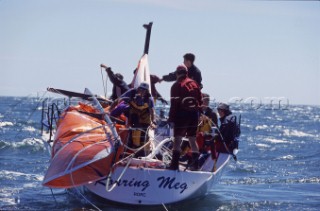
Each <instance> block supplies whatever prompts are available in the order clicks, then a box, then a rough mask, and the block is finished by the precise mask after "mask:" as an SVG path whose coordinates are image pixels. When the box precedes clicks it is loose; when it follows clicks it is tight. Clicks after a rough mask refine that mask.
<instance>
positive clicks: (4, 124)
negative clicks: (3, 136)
mask: <svg viewBox="0 0 320 211" xmlns="http://www.w3.org/2000/svg"><path fill="white" fill-rule="evenodd" d="M5 126H13V123H12V122H0V127H5Z"/></svg>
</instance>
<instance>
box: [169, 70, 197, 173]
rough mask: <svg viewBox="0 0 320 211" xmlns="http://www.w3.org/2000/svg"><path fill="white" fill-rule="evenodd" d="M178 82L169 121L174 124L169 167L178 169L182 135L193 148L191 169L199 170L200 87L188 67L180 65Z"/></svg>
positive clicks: (172, 91)
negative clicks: (189, 75) (191, 76)
mask: <svg viewBox="0 0 320 211" xmlns="http://www.w3.org/2000/svg"><path fill="white" fill-rule="evenodd" d="M175 73H176V77H177V80H176V82H175V83H174V84H173V85H172V87H171V106H170V111H169V119H168V122H169V123H170V124H171V125H173V133H174V144H173V154H172V160H171V164H170V167H169V169H172V170H177V169H178V167H179V157H180V152H181V148H180V145H181V141H182V137H185V136H186V137H187V138H188V139H189V142H190V146H191V150H192V165H191V170H198V158H199V149H198V146H197V143H196V133H197V126H198V122H199V112H200V109H201V104H202V96H201V91H200V87H199V85H198V83H197V82H195V81H194V80H192V79H190V78H189V77H188V76H187V74H188V70H187V67H186V66H184V65H180V66H178V67H177V69H176V72H175Z"/></svg>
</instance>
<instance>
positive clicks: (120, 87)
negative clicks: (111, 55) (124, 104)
mask: <svg viewBox="0 0 320 211" xmlns="http://www.w3.org/2000/svg"><path fill="white" fill-rule="evenodd" d="M100 67H102V68H105V70H106V72H107V74H108V76H109V78H110V81H111V82H112V84H113V87H112V94H111V96H110V99H111V100H113V101H114V100H115V99H117V98H118V97H120V96H121V95H122V94H123V93H125V92H126V91H128V90H129V86H128V84H127V83H126V82H125V81H124V80H123V76H122V75H121V74H120V73H116V74H114V73H113V71H112V70H111V67H107V66H106V65H104V64H101V65H100Z"/></svg>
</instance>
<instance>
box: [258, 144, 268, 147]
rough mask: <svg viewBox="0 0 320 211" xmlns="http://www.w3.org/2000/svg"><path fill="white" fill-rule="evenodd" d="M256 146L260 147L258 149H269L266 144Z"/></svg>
mask: <svg viewBox="0 0 320 211" xmlns="http://www.w3.org/2000/svg"><path fill="white" fill-rule="evenodd" d="M256 146H257V147H260V148H269V147H270V146H269V145H268V144H257V145H256Z"/></svg>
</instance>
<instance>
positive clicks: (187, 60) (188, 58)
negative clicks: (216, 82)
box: [162, 53, 203, 89]
mask: <svg viewBox="0 0 320 211" xmlns="http://www.w3.org/2000/svg"><path fill="white" fill-rule="evenodd" d="M195 59H196V57H195V55H194V54H192V53H187V54H185V55H184V56H183V64H184V65H185V66H186V67H187V69H188V77H189V78H191V79H193V80H195V81H196V82H197V83H198V85H199V87H200V89H202V87H203V86H202V83H201V81H202V76H201V71H200V70H199V69H198V67H196V66H195V65H194V60H195ZM162 80H164V81H168V82H170V81H175V80H177V77H176V73H175V72H172V73H169V74H168V75H164V76H162Z"/></svg>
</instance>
